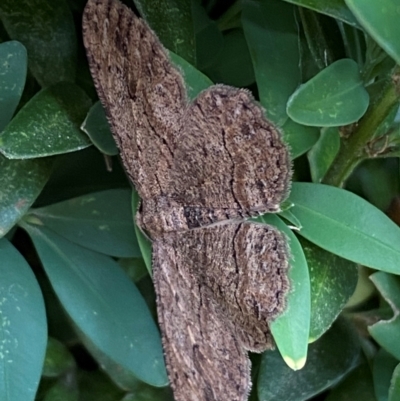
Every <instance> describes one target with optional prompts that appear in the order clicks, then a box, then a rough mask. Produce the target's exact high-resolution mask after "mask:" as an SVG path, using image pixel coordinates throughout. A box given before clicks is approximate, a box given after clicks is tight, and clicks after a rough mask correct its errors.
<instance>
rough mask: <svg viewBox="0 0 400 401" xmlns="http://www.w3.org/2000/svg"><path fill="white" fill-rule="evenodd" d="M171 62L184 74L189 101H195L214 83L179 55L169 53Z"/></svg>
mask: <svg viewBox="0 0 400 401" xmlns="http://www.w3.org/2000/svg"><path fill="white" fill-rule="evenodd" d="M169 56H170V58H171V61H172V62H173V63H174V64H176V65H177V66H178V67H179V68H180V69H181V71H182V72H183V77H184V79H185V84H186V90H187V93H188V97H189V99H194V98H195V97H196V96H197V95H198V94H199V93H200V92H201V91H202V90H204V89H207V88H208V87H209V86H211V85H212V84H213V83H212V81H210V79H209V78H208V77H206V76H205V75H204V74H203V73H201V72H200V71H199V70H197V69H196V68H195V67H193V65H191V64H189V63H188V62H187V61H186V60H185V59H183V58H182V57H179V56H178V55H177V54H174V53H172V52H169Z"/></svg>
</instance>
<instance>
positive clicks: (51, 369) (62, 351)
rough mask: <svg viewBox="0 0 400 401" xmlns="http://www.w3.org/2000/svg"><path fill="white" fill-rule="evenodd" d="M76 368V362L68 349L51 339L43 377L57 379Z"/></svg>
mask: <svg viewBox="0 0 400 401" xmlns="http://www.w3.org/2000/svg"><path fill="white" fill-rule="evenodd" d="M74 367H75V360H74V357H73V356H72V354H71V353H70V352H69V350H68V348H67V347H66V346H65V345H64V344H63V343H61V342H60V341H58V340H56V339H55V338H51V337H49V340H48V342H47V349H46V358H45V360H44V366H43V371H42V375H43V376H44V377H57V376H61V375H62V374H63V373H65V372H66V371H67V370H69V369H72V368H74Z"/></svg>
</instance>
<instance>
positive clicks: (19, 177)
mask: <svg viewBox="0 0 400 401" xmlns="http://www.w3.org/2000/svg"><path fill="white" fill-rule="evenodd" d="M52 165H53V160H51V159H34V160H8V159H6V158H5V157H4V156H2V155H0V188H1V195H0V237H3V236H4V235H5V234H7V232H8V231H9V230H10V229H11V228H12V227H14V225H15V224H16V223H17V222H18V221H19V220H20V219H21V217H22V216H23V215H24V214H25V213H26V212H27V211H28V209H29V208H30V207H31V206H32V204H33V202H34V201H35V200H36V198H37V197H38V196H39V194H40V192H41V191H42V189H43V187H44V185H45V184H46V182H47V180H48V179H49V177H50V174H51V170H52Z"/></svg>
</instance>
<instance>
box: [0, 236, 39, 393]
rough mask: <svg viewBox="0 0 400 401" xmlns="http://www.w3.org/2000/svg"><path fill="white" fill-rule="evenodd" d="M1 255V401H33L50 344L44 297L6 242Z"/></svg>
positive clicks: (26, 268)
mask: <svg viewBox="0 0 400 401" xmlns="http://www.w3.org/2000/svg"><path fill="white" fill-rule="evenodd" d="M0 255H1V261H0V277H1V287H0V316H1V325H0V344H1V346H0V355H1V358H0V394H1V399H2V400H10V401H12V400H26V401H33V400H34V399H35V394H36V390H37V387H38V384H39V379H40V372H41V370H42V366H43V361H44V356H45V351H46V341H47V325H46V312H45V307H44V303H43V297H42V293H41V291H40V287H39V285H38V283H37V281H36V278H35V276H34V274H33V273H32V270H31V269H30V267H29V265H28V263H27V262H26V261H25V259H24V258H23V257H22V256H21V255H20V254H19V252H18V251H17V250H16V249H15V248H14V247H13V246H12V245H11V244H10V243H9V242H8V241H7V240H6V239H2V240H0Z"/></svg>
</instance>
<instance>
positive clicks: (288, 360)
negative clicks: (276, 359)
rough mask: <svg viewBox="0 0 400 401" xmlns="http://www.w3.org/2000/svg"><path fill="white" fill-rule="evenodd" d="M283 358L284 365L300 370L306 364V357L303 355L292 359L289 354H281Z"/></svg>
mask: <svg viewBox="0 0 400 401" xmlns="http://www.w3.org/2000/svg"><path fill="white" fill-rule="evenodd" d="M283 360H284V361H285V362H286V365H288V366H289V368H290V369H292V370H300V369H302V368H303V367H304V365H305V364H306V361H307V358H306V357H305V356H304V357H302V358H300V359H297V360H294V359H292V358H290V357H289V356H283Z"/></svg>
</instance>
